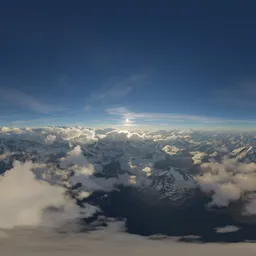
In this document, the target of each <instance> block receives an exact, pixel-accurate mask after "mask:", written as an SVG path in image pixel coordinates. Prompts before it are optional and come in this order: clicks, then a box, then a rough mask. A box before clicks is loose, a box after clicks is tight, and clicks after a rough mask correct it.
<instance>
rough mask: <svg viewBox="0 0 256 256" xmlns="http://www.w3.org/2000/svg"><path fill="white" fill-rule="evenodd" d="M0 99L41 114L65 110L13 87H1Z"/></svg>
mask: <svg viewBox="0 0 256 256" xmlns="http://www.w3.org/2000/svg"><path fill="white" fill-rule="evenodd" d="M0 99H1V100H2V101H4V102H6V103H8V104H11V105H12V106H16V107H22V108H26V109H29V110H32V111H34V112H38V113H41V114H47V113H50V112H57V111H64V110H66V109H64V108H61V107H58V106H52V105H49V104H45V103H43V102H41V101H40V100H38V99H36V98H35V97H33V96H31V95H29V94H27V93H24V92H21V91H18V90H13V89H7V88H2V89H1V91H0Z"/></svg>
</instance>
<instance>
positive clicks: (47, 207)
mask: <svg viewBox="0 0 256 256" xmlns="http://www.w3.org/2000/svg"><path fill="white" fill-rule="evenodd" d="M32 168H33V164H32V163H31V162H26V163H24V164H22V163H20V162H18V161H15V162H14V167H13V168H12V169H10V170H9V171H7V172H5V173H4V175H3V176H2V177H1V178H0V227H1V228H14V227H17V226H41V225H42V226H48V227H59V226H61V225H63V224H65V223H66V222H67V221H71V220H72V221H74V220H76V219H77V218H79V217H81V213H80V209H79V207H78V206H77V205H76V204H75V202H74V201H73V200H71V199H70V198H68V197H67V196H65V192H66V191H65V189H64V188H63V187H60V186H53V185H50V184H48V183H46V182H45V181H42V180H37V179H36V178H35V175H34V174H33V172H32V171H31V170H32ZM53 208H55V210H53ZM57 209H58V210H57Z"/></svg>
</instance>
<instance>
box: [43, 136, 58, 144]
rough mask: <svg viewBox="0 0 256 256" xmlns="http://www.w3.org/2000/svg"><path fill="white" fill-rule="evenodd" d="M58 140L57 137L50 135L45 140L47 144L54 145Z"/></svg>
mask: <svg viewBox="0 0 256 256" xmlns="http://www.w3.org/2000/svg"><path fill="white" fill-rule="evenodd" d="M55 140H56V135H52V134H49V135H47V137H46V138H45V142H46V143H48V144H52V143H53V142H54V141H55Z"/></svg>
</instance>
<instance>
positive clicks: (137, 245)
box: [1, 222, 256, 256]
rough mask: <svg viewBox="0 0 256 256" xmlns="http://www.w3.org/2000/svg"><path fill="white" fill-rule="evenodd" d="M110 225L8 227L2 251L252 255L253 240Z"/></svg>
mask: <svg viewBox="0 0 256 256" xmlns="http://www.w3.org/2000/svg"><path fill="white" fill-rule="evenodd" d="M109 224H110V225H109V227H107V228H104V229H99V230H96V231H93V232H86V233H67V234H65V235H64V236H63V235H62V234H55V233H52V232H47V231H44V232H43V231H40V230H39V231H37V232H31V231H30V232H29V231H26V230H16V231H10V232H9V233H8V236H9V238H8V239H2V240H1V252H2V253H3V255H13V256H17V255H19V256H34V255H38V254H39V253H40V249H41V248H43V249H42V250H43V253H44V254H45V255H54V256H69V255H74V256H82V255H94V256H103V255H113V256H118V255H123V256H131V255H141V256H155V255H170V254H171V255H175V256H184V255H190V256H198V255H207V256H216V255H232V256H241V255H246V256H254V255H255V250H256V245H255V244H254V243H225V244H218V243H208V244H205V243H182V242H177V241H176V240H177V239H175V238H166V237H163V238H164V239H157V240H153V239H148V238H145V237H142V236H138V235H131V234H127V233H125V232H123V231H122V230H123V229H122V223H120V222H118V223H116V222H113V223H109ZM160 237H161V236H160Z"/></svg>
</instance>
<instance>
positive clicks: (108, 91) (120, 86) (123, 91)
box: [89, 74, 147, 102]
mask: <svg viewBox="0 0 256 256" xmlns="http://www.w3.org/2000/svg"><path fill="white" fill-rule="evenodd" d="M146 78H147V74H134V75H131V76H129V77H125V78H122V79H111V80H112V81H111V82H108V83H107V85H106V86H105V88H104V89H102V90H99V91H96V92H94V93H92V94H91V95H90V97H89V101H90V102H107V101H114V100H116V99H120V98H123V97H125V96H127V95H128V94H129V93H130V92H131V91H132V89H133V88H134V86H137V85H138V84H140V83H142V82H143V81H145V79H146Z"/></svg>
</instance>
